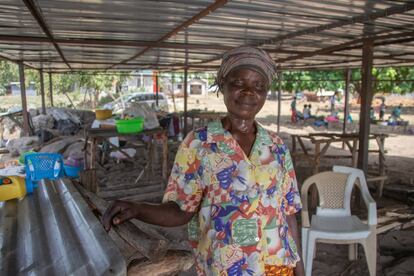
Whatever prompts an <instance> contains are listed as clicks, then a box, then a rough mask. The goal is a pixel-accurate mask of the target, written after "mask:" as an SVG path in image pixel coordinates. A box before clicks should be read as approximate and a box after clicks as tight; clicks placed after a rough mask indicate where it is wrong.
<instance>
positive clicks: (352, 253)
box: [348, 243, 358, 261]
mask: <svg viewBox="0 0 414 276" xmlns="http://www.w3.org/2000/svg"><path fill="white" fill-rule="evenodd" d="M356 259H358V244H357V243H352V244H350V245H349V246H348V260H350V261H355V260H356Z"/></svg>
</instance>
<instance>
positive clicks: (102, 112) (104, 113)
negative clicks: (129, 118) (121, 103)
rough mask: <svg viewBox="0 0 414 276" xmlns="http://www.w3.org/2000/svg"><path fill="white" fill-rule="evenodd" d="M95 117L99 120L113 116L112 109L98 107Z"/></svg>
mask: <svg viewBox="0 0 414 276" xmlns="http://www.w3.org/2000/svg"><path fill="white" fill-rule="evenodd" d="M95 117H96V119H97V120H106V119H109V118H111V117H112V110H110V109H96V110H95Z"/></svg>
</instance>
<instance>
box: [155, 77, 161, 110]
mask: <svg viewBox="0 0 414 276" xmlns="http://www.w3.org/2000/svg"><path fill="white" fill-rule="evenodd" d="M158 90H160V88H159V86H158V72H156V73H155V106H156V107H158Z"/></svg>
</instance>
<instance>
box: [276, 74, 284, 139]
mask: <svg viewBox="0 0 414 276" xmlns="http://www.w3.org/2000/svg"><path fill="white" fill-rule="evenodd" d="M282 76H283V74H282V71H281V70H280V68H279V72H278V80H277V81H278V91H277V133H278V134H279V132H280V113H281V108H282Z"/></svg>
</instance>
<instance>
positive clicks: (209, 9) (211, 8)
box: [108, 0, 228, 69]
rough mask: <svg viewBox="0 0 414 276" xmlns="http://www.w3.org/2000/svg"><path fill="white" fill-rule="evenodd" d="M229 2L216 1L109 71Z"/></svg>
mask: <svg viewBox="0 0 414 276" xmlns="http://www.w3.org/2000/svg"><path fill="white" fill-rule="evenodd" d="M227 2H228V0H216V1H215V2H214V3H213V4H211V5H209V6H207V7H206V8H205V9H203V10H202V11H200V12H199V13H197V14H196V15H194V16H193V17H191V18H190V19H188V20H187V21H185V22H183V23H182V24H180V25H179V26H177V27H176V28H174V29H173V30H171V31H170V32H168V33H167V34H165V35H163V36H162V37H161V38H160V39H158V40H157V41H155V42H154V43H153V44H152V45H150V46H147V47H146V48H145V49H143V50H142V51H140V52H139V53H137V54H135V55H133V56H132V57H130V58H127V59H125V60H123V61H121V62H120V63H118V64H114V65H112V66H111V67H109V68H108V69H112V68H114V67H115V66H117V65H119V64H124V63H127V62H128V61H131V60H134V59H136V58H137V57H139V56H141V55H143V54H144V53H145V52H147V51H148V50H149V49H151V48H154V47H156V46H157V45H158V44H159V43H161V42H163V41H164V40H166V39H168V38H170V37H172V36H174V35H176V34H177V33H178V32H180V31H182V30H184V29H185V28H188V27H189V26H191V25H192V24H193V23H194V22H196V21H198V20H200V19H201V18H203V17H205V16H207V15H208V14H210V13H211V12H213V11H215V10H216V9H218V8H220V7H222V6H224V5H225V4H226V3H227Z"/></svg>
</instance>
